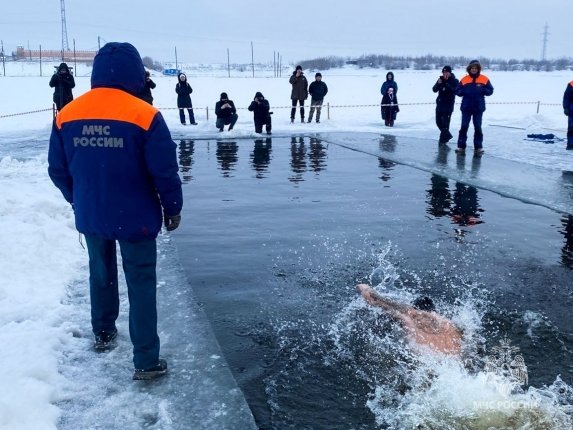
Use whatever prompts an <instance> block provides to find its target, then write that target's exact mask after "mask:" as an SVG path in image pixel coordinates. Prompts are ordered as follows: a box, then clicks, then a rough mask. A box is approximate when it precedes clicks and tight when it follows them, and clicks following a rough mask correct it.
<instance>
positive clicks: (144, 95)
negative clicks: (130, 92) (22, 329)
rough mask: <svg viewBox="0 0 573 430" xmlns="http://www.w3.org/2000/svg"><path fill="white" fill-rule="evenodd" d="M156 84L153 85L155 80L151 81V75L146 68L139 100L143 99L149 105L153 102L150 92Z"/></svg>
mask: <svg viewBox="0 0 573 430" xmlns="http://www.w3.org/2000/svg"><path fill="white" fill-rule="evenodd" d="M156 86H157V85H155V82H153V81H152V80H151V75H150V73H149V71H148V70H146V71H145V85H144V87H143V90H141V94H139V97H140V98H141V100H145V101H146V102H147V103H149V104H150V105H152V104H153V95H152V94H151V90H152V89H154V88H155V87H156Z"/></svg>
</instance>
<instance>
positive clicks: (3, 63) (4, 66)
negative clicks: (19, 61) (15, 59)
mask: <svg viewBox="0 0 573 430" xmlns="http://www.w3.org/2000/svg"><path fill="white" fill-rule="evenodd" d="M1 43H2V69H3V70H4V76H6V59H5V58H4V41H3V40H2V41H1Z"/></svg>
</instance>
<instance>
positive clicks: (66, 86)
mask: <svg viewBox="0 0 573 430" xmlns="http://www.w3.org/2000/svg"><path fill="white" fill-rule="evenodd" d="M75 86H76V82H75V81H74V77H73V76H72V74H71V73H70V68H69V67H68V65H67V64H66V63H61V64H60V65H59V66H58V70H57V71H56V73H54V74H53V75H52V79H50V87H51V88H53V89H54V103H55V105H56V109H57V110H58V111H61V110H62V109H63V107H64V106H65V105H67V104H68V103H69V102H71V101H72V100H73V99H74V96H73V94H72V88H74V87H75Z"/></svg>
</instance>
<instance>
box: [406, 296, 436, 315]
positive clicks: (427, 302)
mask: <svg viewBox="0 0 573 430" xmlns="http://www.w3.org/2000/svg"><path fill="white" fill-rule="evenodd" d="M412 306H414V307H415V308H416V309H419V310H421V311H426V312H434V311H435V310H436V306H435V305H434V302H433V301H432V299H430V298H429V297H426V296H420V297H418V298H417V299H416V300H414V303H412Z"/></svg>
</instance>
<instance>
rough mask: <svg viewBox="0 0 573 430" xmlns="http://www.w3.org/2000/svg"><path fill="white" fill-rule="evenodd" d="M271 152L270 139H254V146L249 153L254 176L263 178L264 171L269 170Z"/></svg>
mask: <svg viewBox="0 0 573 430" xmlns="http://www.w3.org/2000/svg"><path fill="white" fill-rule="evenodd" d="M271 152H272V139H271V138H270V137H267V138H266V139H255V147H254V148H253V153H252V154H251V165H252V166H253V170H254V171H255V172H256V174H255V177H256V178H258V179H261V178H264V177H265V176H266V175H265V173H267V172H268V170H269V164H270V162H271Z"/></svg>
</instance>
